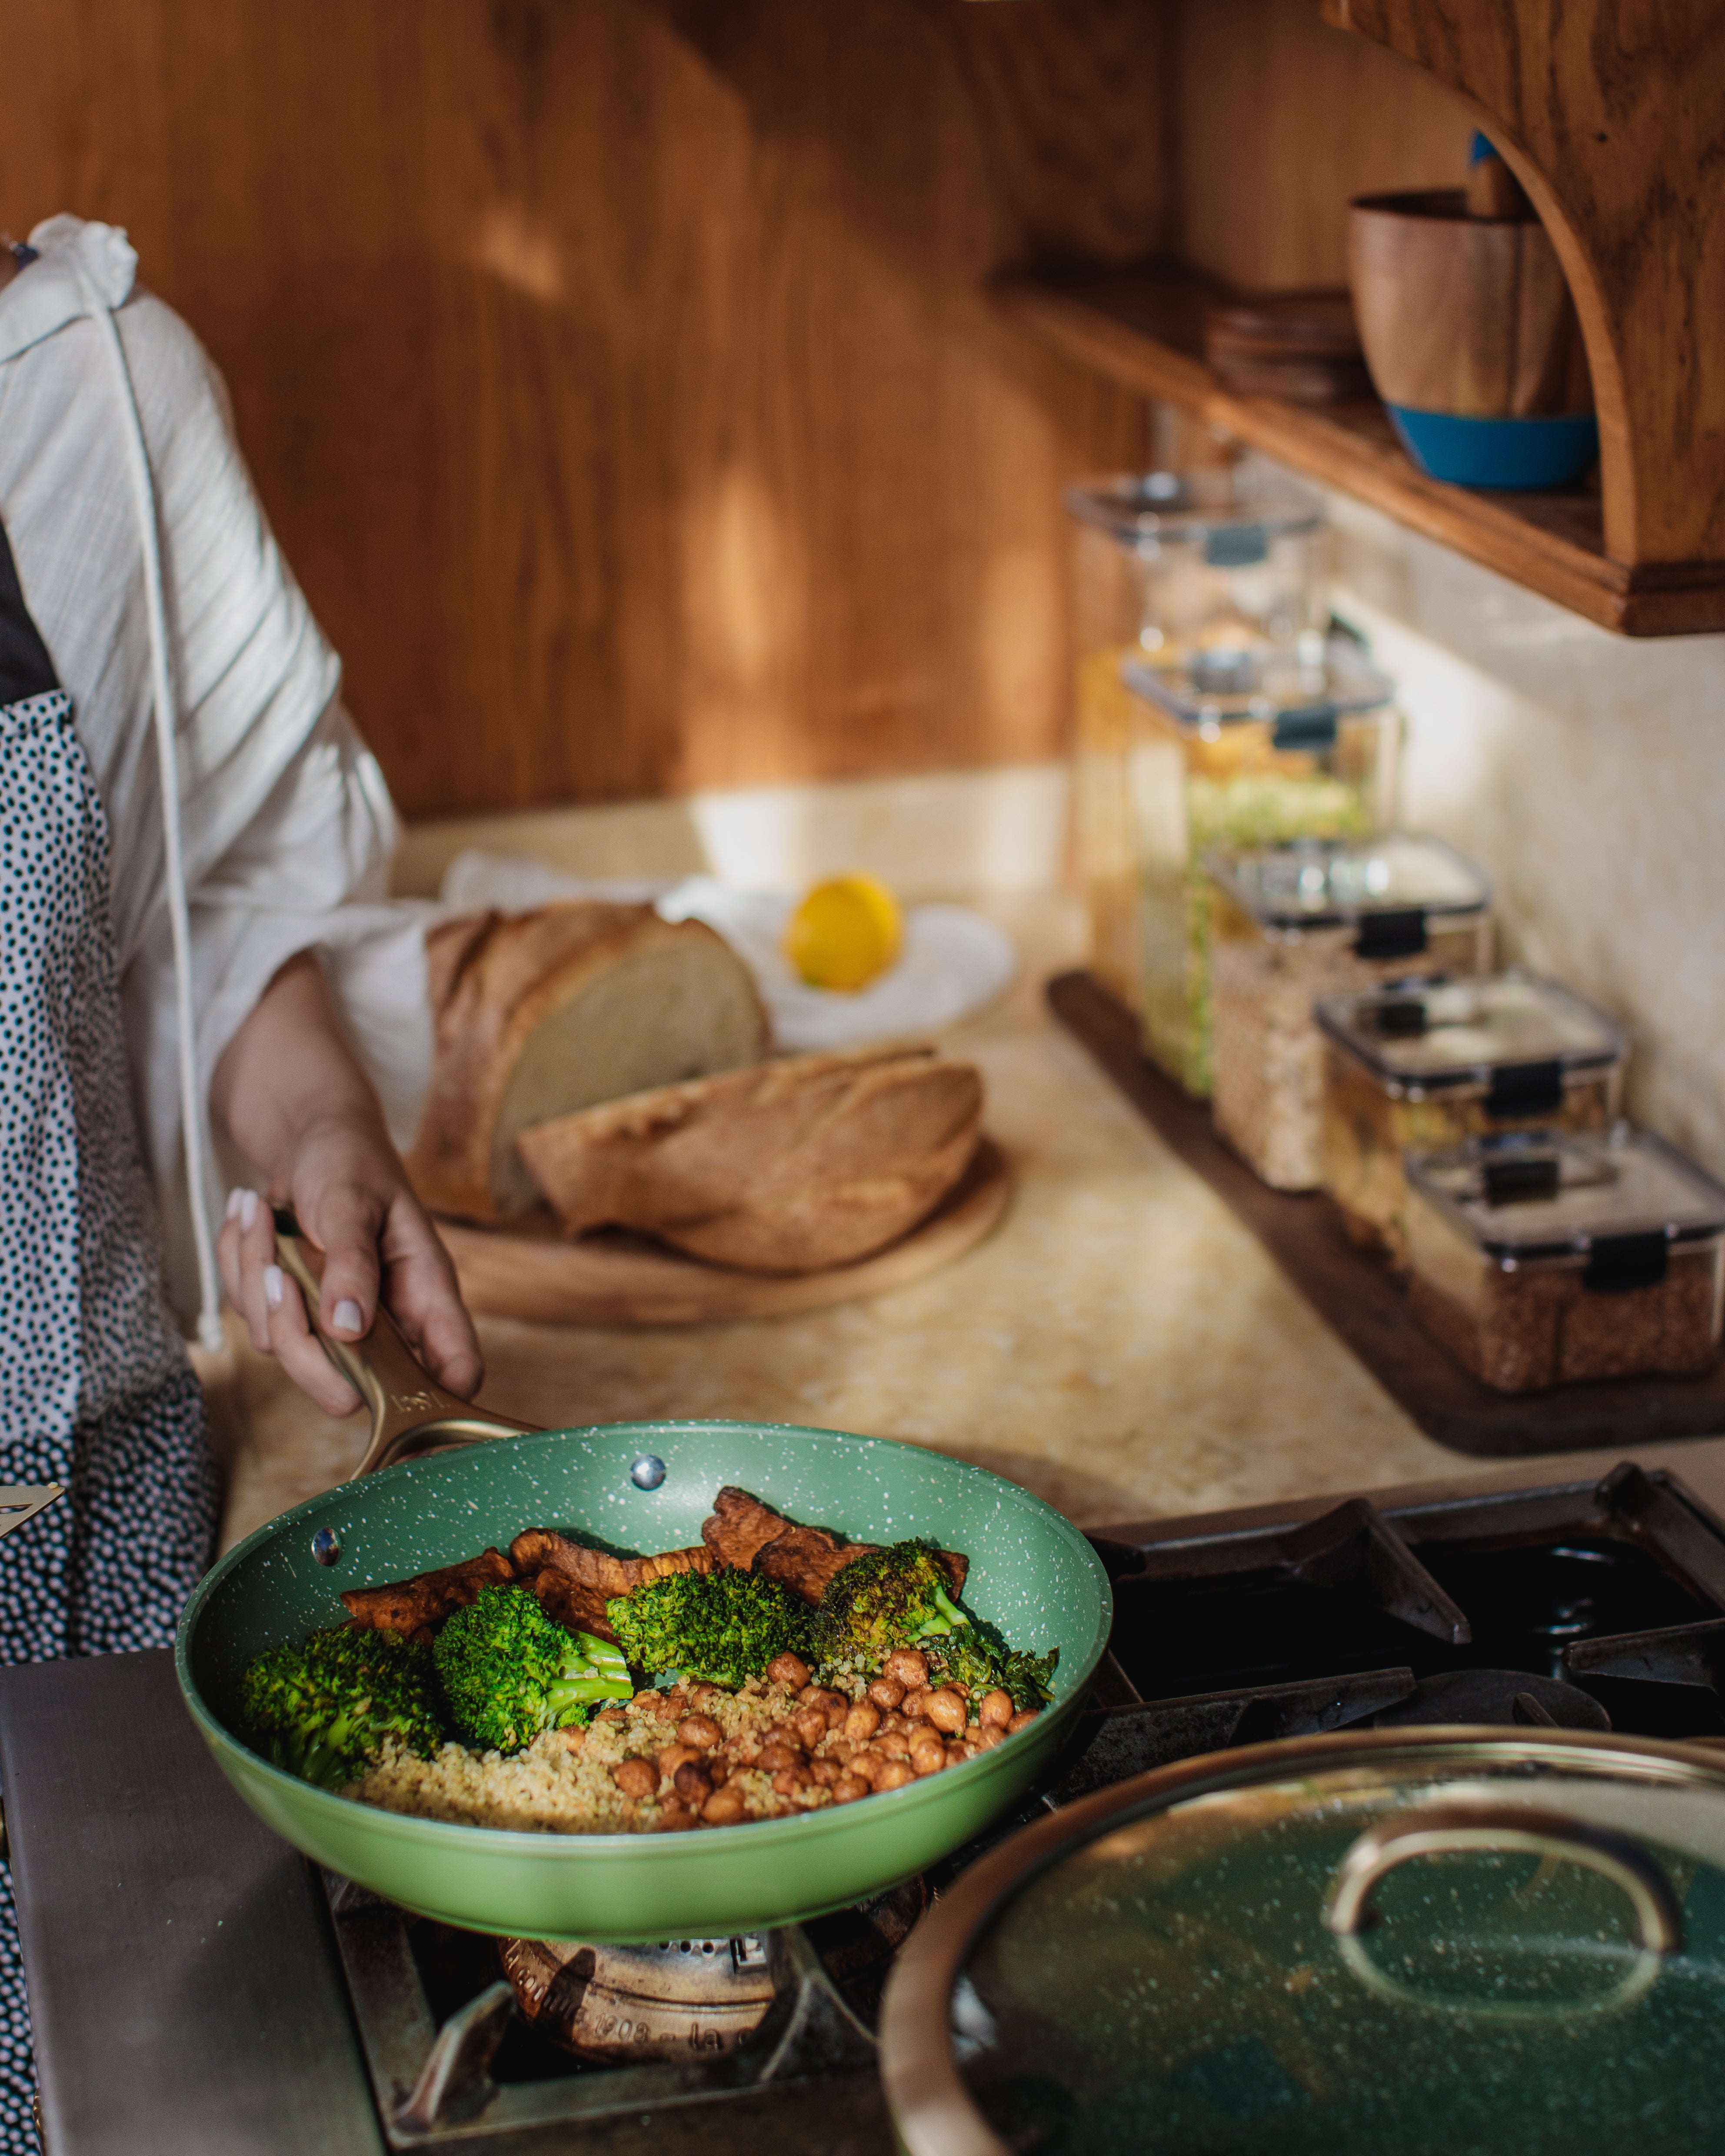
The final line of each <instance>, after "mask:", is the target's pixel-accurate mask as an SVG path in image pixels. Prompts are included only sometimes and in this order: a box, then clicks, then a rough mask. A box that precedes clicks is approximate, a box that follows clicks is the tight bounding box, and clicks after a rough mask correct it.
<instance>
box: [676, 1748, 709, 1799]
mask: <svg viewBox="0 0 1725 2156" xmlns="http://www.w3.org/2000/svg"><path fill="white" fill-rule="evenodd" d="M671 1780H672V1782H673V1784H675V1789H676V1792H677V1794H678V1795H679V1796H680V1798H681V1799H683V1802H684V1803H685V1804H696V1805H700V1804H705V1803H706V1800H707V1799H708V1798H709V1797H710V1796H711V1794H712V1793H713V1778H712V1776H711V1774H710V1773H709V1772H708V1770H707V1768H706V1766H705V1764H704V1763H702V1762H701V1760H699V1759H685V1761H684V1762H683V1763H682V1765H681V1766H680V1767H679V1768H677V1769H676V1771H675V1774H673V1775H672V1776H671Z"/></svg>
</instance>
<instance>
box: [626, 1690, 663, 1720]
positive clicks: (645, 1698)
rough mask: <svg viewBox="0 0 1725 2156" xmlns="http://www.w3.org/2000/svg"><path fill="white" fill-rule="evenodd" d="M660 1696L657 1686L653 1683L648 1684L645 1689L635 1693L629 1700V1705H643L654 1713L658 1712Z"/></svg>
mask: <svg viewBox="0 0 1725 2156" xmlns="http://www.w3.org/2000/svg"><path fill="white" fill-rule="evenodd" d="M659 1702H660V1691H659V1689H658V1687H657V1686H655V1685H649V1686H648V1687H647V1689H646V1690H645V1691H638V1692H637V1693H636V1694H635V1696H634V1698H633V1699H632V1700H631V1701H630V1702H629V1705H630V1706H631V1707H648V1708H650V1709H651V1711H652V1712H654V1713H655V1714H656V1713H657V1712H659Z"/></svg>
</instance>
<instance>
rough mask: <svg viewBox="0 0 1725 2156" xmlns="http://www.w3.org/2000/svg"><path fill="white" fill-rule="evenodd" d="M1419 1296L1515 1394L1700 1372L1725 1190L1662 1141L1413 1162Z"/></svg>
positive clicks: (1587, 1141)
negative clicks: (1609, 1380) (1591, 1382)
mask: <svg viewBox="0 0 1725 2156" xmlns="http://www.w3.org/2000/svg"><path fill="white" fill-rule="evenodd" d="M1407 1175H1408V1204H1407V1223H1408V1264H1409V1297H1410V1300H1411V1301H1412V1304H1413V1309H1414V1316H1415V1317H1417V1318H1418V1319H1419V1320H1420V1323H1421V1325H1423V1326H1424V1327H1425V1330H1426V1331H1427V1332H1429V1333H1430V1334H1431V1336H1432V1337H1433V1338H1434V1339H1435V1340H1436V1341H1437V1342H1439V1343H1440V1346H1442V1347H1445V1348H1447V1349H1448V1350H1449V1352H1450V1353H1451V1354H1452V1355H1453V1356H1454V1357H1455V1359H1456V1361H1457V1362H1459V1363H1463V1364H1465V1365H1466V1368H1468V1369H1470V1370H1471V1371H1472V1372H1473V1373H1474V1375H1475V1376H1476V1378H1481V1379H1483V1381H1484V1382H1485V1383H1486V1384H1488V1385H1491V1386H1495V1387H1496V1388H1497V1390H1498V1391H1500V1392H1506V1393H1527V1392H1535V1391H1538V1390H1539V1389H1541V1388H1542V1387H1544V1386H1547V1385H1563V1384H1570V1383H1577V1382H1582V1381H1585V1380H1587V1379H1589V1378H1635V1377H1642V1376H1646V1375H1650V1374H1652V1373H1667V1374H1670V1375H1672V1376H1692V1375H1694V1374H1696V1373H1698V1372H1700V1371H1702V1370H1705V1369H1707V1368H1708V1366H1709V1365H1710V1364H1711V1363H1712V1362H1713V1361H1714V1359H1715V1358H1716V1357H1717V1353H1718V1349H1719V1331H1720V1318H1721V1312H1722V1306H1725V1189H1722V1188H1720V1186H1719V1185H1718V1184H1717V1183H1715V1182H1714V1181H1713V1180H1712V1177H1711V1176H1709V1175H1707V1174H1706V1173H1703V1172H1702V1169H1700V1168H1697V1166H1696V1165H1695V1163H1693V1162H1692V1161H1691V1160H1687V1159H1686V1158H1684V1156H1683V1155H1682V1154H1681V1153H1680V1152H1677V1151H1676V1149H1675V1147H1671V1146H1668V1145H1666V1144H1664V1143H1663V1142H1661V1140H1660V1139H1658V1138H1656V1137H1653V1136H1652V1135H1651V1132H1646V1131H1640V1130H1635V1129H1633V1128H1632V1127H1630V1125H1629V1124H1627V1123H1618V1124H1616V1125H1615V1126H1614V1127H1613V1128H1612V1129H1611V1130H1610V1131H1609V1132H1604V1133H1603V1134H1602V1133H1599V1132H1588V1131H1562V1130H1541V1131H1523V1132H1511V1133H1508V1134H1507V1135H1504V1136H1502V1137H1484V1138H1470V1139H1469V1140H1468V1141H1467V1142H1466V1144H1464V1145H1461V1146H1456V1147H1451V1148H1450V1149H1449V1150H1447V1151H1445V1152H1433V1153H1413V1154H1409V1158H1408V1161H1407Z"/></svg>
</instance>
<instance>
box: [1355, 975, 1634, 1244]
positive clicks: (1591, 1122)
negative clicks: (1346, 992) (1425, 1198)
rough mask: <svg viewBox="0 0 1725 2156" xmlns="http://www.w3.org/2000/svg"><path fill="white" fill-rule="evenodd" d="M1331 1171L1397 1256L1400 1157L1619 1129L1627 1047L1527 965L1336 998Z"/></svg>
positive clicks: (1401, 1224)
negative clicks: (1549, 1132) (1531, 1133)
mask: <svg viewBox="0 0 1725 2156" xmlns="http://www.w3.org/2000/svg"><path fill="white" fill-rule="evenodd" d="M1313 1016H1314V1017H1315V1018H1316V1019H1317V1025H1318V1029H1319V1030H1320V1031H1321V1032H1322V1034H1323V1035H1324V1109H1323V1183H1324V1188H1326V1189H1327V1191H1328V1192H1329V1193H1330V1194H1331V1195H1332V1197H1333V1198H1334V1199H1335V1200H1336V1203H1337V1205H1338V1206H1340V1208H1341V1209H1342V1218H1343V1223H1344V1224H1345V1225H1346V1227H1347V1229H1348V1234H1349V1235H1351V1236H1352V1237H1353V1240H1355V1241H1356V1242H1358V1243H1362V1244H1364V1245H1367V1246H1368V1248H1377V1249H1379V1250H1384V1252H1386V1253H1387V1254H1388V1255H1389V1258H1390V1259H1391V1260H1392V1261H1393V1262H1394V1263H1395V1264H1397V1265H1400V1264H1401V1263H1402V1261H1403V1258H1404V1250H1405V1247H1406V1240H1407V1229H1406V1220H1405V1212H1406V1204H1407V1183H1406V1178H1405V1177H1404V1173H1403V1169H1402V1156H1403V1154H1404V1152H1408V1151H1409V1150H1413V1151H1416V1152H1435V1151H1438V1150H1440V1149H1442V1148H1443V1147H1447V1146H1453V1145H1459V1144H1460V1143H1461V1141H1462V1140H1463V1139H1464V1138H1470V1137H1487V1136H1490V1135H1491V1133H1492V1132H1497V1131H1503V1130H1513V1129H1517V1128H1520V1129H1523V1130H1527V1129H1533V1128H1537V1127H1539V1126H1541V1125H1543V1124H1551V1125H1555V1126H1558V1127H1562V1128H1563V1129H1568V1130H1593V1131H1604V1130H1609V1128H1610V1127H1611V1125H1612V1123H1613V1122H1615V1120H1616V1116H1617V1104H1618V1097H1619V1095H1620V1091H1621V1090H1622V1084H1623V1066H1624V1062H1625V1057H1626V1056H1627V1055H1628V1048H1627V1045H1626V1044H1625V1040H1624V1037H1623V1034H1621V1033H1620V1031H1619V1029H1617V1027H1616V1026H1615V1025H1614V1024H1612V1023H1611V1021H1610V1019H1608V1018H1606V1017H1604V1016H1603V1015H1602V1014H1600V1013H1599V1012H1598V1011H1596V1010H1594V1009H1593V1007H1592V1006H1591V1004H1584V1003H1583V1002H1582V1000H1581V998H1579V996H1574V995H1571V994H1570V993H1569V991H1568V989H1567V988H1559V987H1558V984H1557V983H1556V982H1554V981H1541V980H1535V979H1533V978H1531V977H1530V976H1528V975H1527V974H1524V973H1491V974H1487V975H1486V976H1485V977H1484V978H1481V979H1479V980H1461V981H1433V980H1410V981H1404V982H1402V983H1399V984H1398V985H1397V986H1396V987H1395V988H1387V989H1380V990H1378V991H1376V992H1374V993H1371V994H1368V995H1357V996H1336V997H1327V998H1324V999H1323V1000H1322V1002H1320V1003H1319V1004H1317V1006H1316V1007H1315V1009H1314V1011H1313Z"/></svg>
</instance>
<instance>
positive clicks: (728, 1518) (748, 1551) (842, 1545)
mask: <svg viewBox="0 0 1725 2156" xmlns="http://www.w3.org/2000/svg"><path fill="white" fill-rule="evenodd" d="M701 1539H702V1541H704V1542H705V1543H706V1545H707V1547H708V1548H709V1549H711V1550H712V1551H713V1552H714V1553H716V1555H717V1556H718V1557H719V1558H721V1560H722V1561H723V1562H724V1563H726V1564H732V1565H735V1566H736V1567H737V1570H738V1571H739V1572H758V1573H761V1575H762V1577H763V1578H767V1579H776V1580H777V1581H778V1583H779V1584H780V1585H781V1586H783V1587H788V1588H790V1589H792V1590H793V1592H794V1593H796V1594H800V1595H802V1596H803V1599H804V1600H805V1601H809V1602H819V1599H820V1598H821V1596H822V1595H823V1594H825V1592H826V1590H827V1588H828V1586H829V1584H831V1582H832V1580H833V1578H834V1575H835V1574H836V1573H840V1572H842V1571H843V1570H844V1569H845V1566H846V1565H847V1564H849V1563H851V1561H852V1560H853V1558H860V1557H861V1556H862V1555H863V1553H864V1552H865V1551H866V1550H871V1549H873V1548H875V1547H876V1545H875V1543H850V1542H846V1541H845V1537H843V1536H842V1535H835V1534H834V1533H833V1532H831V1530H830V1529H829V1528H827V1527H798V1525H797V1523H796V1522H795V1521H793V1520H788V1519H786V1517H784V1515H783V1512H774V1511H773V1507H771V1506H770V1505H765V1504H762V1501H761V1500H760V1499H759V1498H758V1497H755V1496H751V1495H750V1494H749V1492H748V1491H747V1490H739V1489H737V1487H736V1486H734V1485H731V1484H727V1485H726V1487H725V1488H724V1489H722V1490H721V1491H720V1492H719V1494H718V1495H717V1496H716V1497H715V1498H714V1500H713V1509H712V1512H711V1514H710V1515H709V1516H708V1517H707V1518H706V1519H705V1520H704V1521H703V1522H701ZM941 1555H942V1558H944V1559H945V1561H946V1567H947V1573H949V1575H950V1576H951V1578H952V1592H953V1594H963V1592H964V1581H965V1576H966V1574H967V1573H968V1571H969V1569H970V1560H969V1559H968V1558H967V1557H966V1556H965V1555H964V1553H963V1551H962V1550H942V1552H941Z"/></svg>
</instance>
